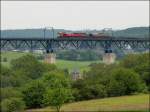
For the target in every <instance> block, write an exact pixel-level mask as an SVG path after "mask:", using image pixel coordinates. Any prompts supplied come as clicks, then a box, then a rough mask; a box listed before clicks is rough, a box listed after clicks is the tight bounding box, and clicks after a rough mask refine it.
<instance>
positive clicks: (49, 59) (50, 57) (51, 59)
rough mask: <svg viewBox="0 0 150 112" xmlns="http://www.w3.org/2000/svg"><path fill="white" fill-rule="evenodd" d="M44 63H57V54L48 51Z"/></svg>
mask: <svg viewBox="0 0 150 112" xmlns="http://www.w3.org/2000/svg"><path fill="white" fill-rule="evenodd" d="M44 62H45V63H49V64H55V63H56V54H55V53H54V52H53V50H46V55H45V59H44Z"/></svg>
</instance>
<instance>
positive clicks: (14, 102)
mask: <svg viewBox="0 0 150 112" xmlns="http://www.w3.org/2000/svg"><path fill="white" fill-rule="evenodd" d="M24 109H25V104H24V101H23V100H22V99H20V98H13V97H12V98H9V99H4V100H3V101H2V102H1V111H2V112H23V111H24Z"/></svg>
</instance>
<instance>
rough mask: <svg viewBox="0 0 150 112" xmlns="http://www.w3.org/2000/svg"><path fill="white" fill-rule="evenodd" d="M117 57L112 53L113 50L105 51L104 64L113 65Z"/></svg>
mask: <svg viewBox="0 0 150 112" xmlns="http://www.w3.org/2000/svg"><path fill="white" fill-rule="evenodd" d="M115 59H116V55H115V53H113V52H112V50H105V53H104V55H103V63H105V64H112V63H114V62H115Z"/></svg>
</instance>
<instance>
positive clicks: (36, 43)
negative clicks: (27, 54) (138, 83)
mask: <svg viewBox="0 0 150 112" xmlns="http://www.w3.org/2000/svg"><path fill="white" fill-rule="evenodd" d="M98 47H101V48H104V49H105V51H107V50H108V52H110V51H111V48H113V47H115V48H119V49H128V48H130V49H135V48H136V49H138V48H143V49H150V40H149V39H148V38H108V39H104V38H103V39H95V38H94V39H93V38H91V39H79V38H71V39H70V38H69V39H68V38H61V39H60V38H51V39H48V38H46V39H41V38H40V39H38V38H32V39H31V38H9V39H8V38H1V44H0V48H1V49H24V50H26V49H30V50H34V49H45V50H46V51H47V52H52V51H53V50H54V49H82V48H86V49H96V48H98Z"/></svg>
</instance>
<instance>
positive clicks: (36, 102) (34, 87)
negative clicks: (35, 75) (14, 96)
mask: <svg viewBox="0 0 150 112" xmlns="http://www.w3.org/2000/svg"><path fill="white" fill-rule="evenodd" d="M22 93H23V100H24V101H25V103H26V105H27V107H28V108H37V107H42V105H43V102H42V100H43V94H44V93H45V85H44V83H43V82H42V81H40V80H35V81H32V82H31V83H29V84H27V85H26V86H25V87H24V89H23V91H22Z"/></svg>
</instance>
